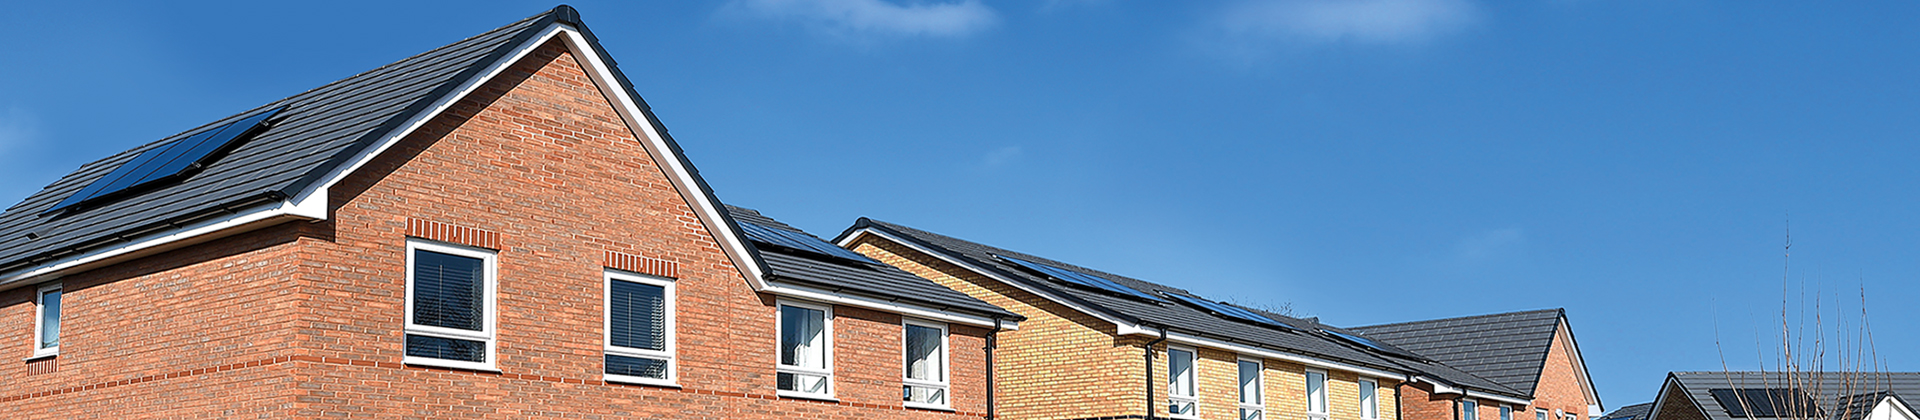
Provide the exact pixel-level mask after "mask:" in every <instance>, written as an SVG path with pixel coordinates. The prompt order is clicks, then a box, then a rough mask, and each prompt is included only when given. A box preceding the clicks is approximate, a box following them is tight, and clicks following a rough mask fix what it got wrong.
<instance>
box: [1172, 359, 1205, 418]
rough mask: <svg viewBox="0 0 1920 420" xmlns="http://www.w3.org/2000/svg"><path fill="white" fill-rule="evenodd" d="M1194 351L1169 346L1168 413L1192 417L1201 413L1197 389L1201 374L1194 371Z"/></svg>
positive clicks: (1181, 416)
mask: <svg viewBox="0 0 1920 420" xmlns="http://www.w3.org/2000/svg"><path fill="white" fill-rule="evenodd" d="M1194 361H1195V360H1194V351H1193V349H1185V348H1179V347H1167V415H1169V416H1173V417H1179V418H1192V417H1195V416H1199V415H1200V410H1199V405H1200V394H1199V393H1198V392H1197V389H1195V386H1196V385H1197V384H1198V382H1199V381H1198V379H1199V376H1198V374H1197V373H1196V372H1194Z"/></svg>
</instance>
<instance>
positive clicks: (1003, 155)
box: [980, 146, 1022, 168]
mask: <svg viewBox="0 0 1920 420" xmlns="http://www.w3.org/2000/svg"><path fill="white" fill-rule="evenodd" d="M1021 152H1022V150H1021V149H1020V146H1007V147H1002V148H998V149H993V151H991V152H987V155H986V157H984V158H982V159H980V163H982V164H985V165H986V167H989V168H995V167H1000V166H1005V165H1006V164H1008V163H1013V161H1014V160H1015V159H1019V158H1020V154H1021Z"/></svg>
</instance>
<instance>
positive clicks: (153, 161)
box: [46, 107, 286, 213]
mask: <svg viewBox="0 0 1920 420" xmlns="http://www.w3.org/2000/svg"><path fill="white" fill-rule="evenodd" d="M283 109H286V108H284V107H283V108H275V109H271V110H267V111H262V112H260V113H258V114H253V115H250V116H247V117H246V118H242V119H240V120H239V121H234V122H231V123H227V124H224V125H221V126H218V127H213V128H209V129H206V130H202V131H200V132H199V133H194V134H193V135H191V136H187V137H186V138H183V139H179V140H174V141H173V142H171V143H167V144H163V145H160V146H158V147H154V148H152V149H147V151H145V152H141V153H140V155H139V156H135V157H134V158H133V160H129V161H127V163H123V164H120V166H119V167H117V168H114V169H113V172H109V173H107V176H103V177H100V179H97V180H94V181H93V183H91V184H87V187H86V188H81V189H80V192H76V193H73V195H69V196H67V198H66V199H65V200H60V203H59V204H55V205H54V206H53V208H50V209H47V211H46V213H53V212H58V211H61V210H64V209H67V208H68V207H72V206H73V205H75V204H80V203H84V202H87V201H92V200H96V199H100V198H105V197H112V196H115V195H119V194H120V193H121V192H123V191H128V190H133V189H136V188H140V187H145V186H148V185H153V184H158V183H161V182H166V181H173V180H177V179H179V178H180V177H182V176H186V175H188V174H189V173H191V172H192V171H194V170H198V169H200V168H203V167H206V166H207V165H208V164H211V163H213V162H212V160H213V159H214V158H216V157H218V155H219V154H218V153H216V152H220V151H223V150H228V149H231V146H233V145H234V143H236V142H235V140H239V139H241V138H242V137H243V136H246V135H249V134H253V133H254V132H258V131H260V128H261V127H262V124H261V123H262V122H265V121H266V120H267V119H268V118H272V117H273V116H274V115H275V114H278V113H279V112H280V111H281V110H283Z"/></svg>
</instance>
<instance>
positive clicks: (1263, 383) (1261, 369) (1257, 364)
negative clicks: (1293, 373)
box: [1233, 355, 1267, 420]
mask: <svg viewBox="0 0 1920 420" xmlns="http://www.w3.org/2000/svg"><path fill="white" fill-rule="evenodd" d="M1241 363H1252V364H1253V366H1254V372H1255V373H1254V375H1253V400H1254V401H1253V402H1252V403H1248V402H1246V400H1247V396H1246V392H1247V387H1246V385H1244V384H1241V383H1240V364H1241ZM1233 382H1234V388H1235V389H1237V390H1238V391H1236V393H1237V394H1240V395H1238V396H1239V397H1240V399H1239V400H1238V401H1239V403H1240V412H1239V415H1240V419H1241V420H1246V419H1247V418H1248V417H1247V412H1249V411H1252V412H1254V413H1258V414H1259V417H1256V418H1259V419H1265V418H1267V395H1266V390H1267V363H1266V361H1265V360H1264V359H1261V358H1259V357H1254V356H1247V355H1240V356H1239V357H1238V358H1236V359H1235V360H1234V361H1233Z"/></svg>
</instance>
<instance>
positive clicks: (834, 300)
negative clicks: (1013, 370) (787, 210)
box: [761, 284, 1020, 330]
mask: <svg viewBox="0 0 1920 420" xmlns="http://www.w3.org/2000/svg"><path fill="white" fill-rule="evenodd" d="M761 292H765V293H768V294H772V295H776V296H781V297H791V298H796V299H803V300H811V301H815V302H822V303H831V304H835V305H844V306H853V307H860V308H867V309H873V310H878V311H882V312H892V313H896V314H901V315H907V316H911V317H915V318H923V319H929V320H937V321H945V322H951V323H959V324H967V325H973V326H979V327H987V328H993V327H994V322H993V318H987V317H981V316H974V315H966V314H958V313H953V312H949V311H942V310H938V309H933V308H928V307H924V306H919V305H913V304H907V303H900V302H888V301H884V300H879V299H874V298H869V297H865V296H855V295H849V294H844V293H834V292H830V291H825V290H820V289H815V288H811V287H802V286H793V285H785V284H776V285H771V286H770V287H767V288H766V289H765V290H761ZM999 327H1000V329H1003V330H1017V329H1020V323H1018V322H1014V321H1007V320H1002V321H1000V325H999Z"/></svg>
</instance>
